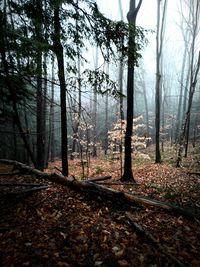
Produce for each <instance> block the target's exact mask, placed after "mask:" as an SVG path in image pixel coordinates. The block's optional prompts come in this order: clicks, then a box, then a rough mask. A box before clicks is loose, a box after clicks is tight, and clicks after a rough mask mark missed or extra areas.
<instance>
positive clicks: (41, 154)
mask: <svg viewBox="0 0 200 267" xmlns="http://www.w3.org/2000/svg"><path fill="white" fill-rule="evenodd" d="M36 8H37V12H38V13H37V17H35V18H34V24H35V32H36V38H37V42H42V0H37V1H36ZM36 64H37V158H36V160H37V169H39V170H43V169H44V162H45V143H44V139H45V136H44V130H45V123H44V122H45V118H44V109H43V92H42V50H41V48H40V47H38V48H37V56H36Z"/></svg>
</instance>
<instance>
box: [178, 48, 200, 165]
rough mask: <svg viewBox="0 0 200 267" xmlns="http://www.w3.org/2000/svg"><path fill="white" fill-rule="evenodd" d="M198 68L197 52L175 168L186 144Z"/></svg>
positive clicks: (199, 59) (179, 161) (199, 62)
mask: <svg viewBox="0 0 200 267" xmlns="http://www.w3.org/2000/svg"><path fill="white" fill-rule="evenodd" d="M199 68H200V52H199V57H198V62H197V66H196V71H195V74H194V76H192V80H191V84H190V93H189V99H188V108H187V112H186V116H185V122H184V125H183V130H182V133H181V137H180V144H179V145H180V148H179V151H178V157H177V162H176V167H180V163H181V160H182V152H183V147H184V145H185V142H186V131H187V127H189V120H190V115H191V107H192V101H193V95H194V92H195V88H196V84H197V76H198V73H199Z"/></svg>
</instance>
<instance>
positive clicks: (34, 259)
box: [0, 159, 200, 267]
mask: <svg viewBox="0 0 200 267" xmlns="http://www.w3.org/2000/svg"><path fill="white" fill-rule="evenodd" d="M197 165H198V164H197ZM55 166H57V167H59V166H60V162H54V163H52V164H51V166H50V169H49V170H48V171H51V170H52V169H53V168H54V167H55ZM70 166H71V167H70V168H71V169H70V172H71V174H73V175H74V176H75V177H78V175H80V173H79V172H80V163H79V161H78V160H74V161H73V163H72V161H70ZM195 171H197V169H195ZM10 172H12V167H11V166H7V165H4V164H0V173H1V175H0V205H1V214H0V262H1V266H3V267H11V266H13V267H15V266H35V267H40V266H41V267H44V266H46V267H54V266H55V267H71V266H74V267H75V266H77V267H79V266H85V267H90V266H106V267H114V266H121V267H128V266H130V267H131V266H133V267H134V266H137V267H138V266H151V267H157V266H161V267H165V266H196V267H199V266H200V222H199V219H197V218H200V217H198V216H199V215H200V176H198V175H195V174H188V169H186V168H181V169H177V168H175V167H173V166H172V165H171V164H167V163H163V164H161V165H156V164H153V163H152V162H146V163H144V162H143V164H142V165H141V164H135V165H134V176H135V179H136V181H137V183H138V185H105V186H107V187H112V188H113V189H115V190H119V191H125V192H131V193H133V194H135V195H138V196H145V197H149V198H151V199H155V200H159V201H162V202H165V203H174V204H176V205H178V206H180V207H183V208H187V209H189V210H190V211H191V212H194V213H195V214H197V217H196V218H193V219H191V218H190V219H188V218H185V217H184V216H180V215H179V214H176V213H175V212H172V211H166V210H163V209H161V208H157V207H151V206H144V207H143V206H139V205H137V204H136V205H130V204H128V203H122V202H121V201H120V200H119V201H118V200H117V199H115V200H114V201H113V200H108V199H104V198H102V197H99V196H98V197H95V196H94V195H92V194H90V193H89V192H85V193H80V192H76V191H74V190H72V189H69V188H68V187H65V186H61V185H57V184H52V183H51V182H47V181H45V180H41V179H37V178H35V177H34V176H33V175H22V174H20V173H18V174H14V175H7V174H6V173H10ZM3 174H4V175H3ZM90 175H91V176H105V175H112V179H111V181H113V180H116V179H118V178H119V175H120V168H119V162H118V161H116V160H110V161H109V160H99V159H96V160H91V168H90ZM106 182H107V181H105V183H106ZM5 183H7V186H5ZM27 183H30V186H27V185H26V184H27ZM3 184H4V185H3ZM10 184H15V185H14V186H13V185H12V186H11V185H10ZM20 184H24V185H23V186H22V185H20ZM34 184H40V185H47V186H48V187H47V188H43V190H41V191H38V192H34V191H33V192H28V193H18V192H19V191H22V190H25V189H27V188H32V187H34ZM34 188H35V187H34ZM11 193H13V194H11ZM127 212H128V213H129V214H131V216H132V218H133V219H134V222H135V223H137V224H138V225H139V226H140V227H142V229H143V230H145V232H148V233H150V234H151V237H152V236H153V238H154V239H155V240H156V242H152V240H151V239H149V238H148V235H147V236H146V235H145V234H144V235H143V234H141V233H140V232H138V231H136V229H135V228H133V226H132V225H131V224H130V221H129V220H128V217H127ZM169 256H170V257H169Z"/></svg>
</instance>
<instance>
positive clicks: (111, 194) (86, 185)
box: [0, 159, 199, 220]
mask: <svg viewBox="0 0 200 267" xmlns="http://www.w3.org/2000/svg"><path fill="white" fill-rule="evenodd" d="M0 163H4V164H9V165H14V166H15V168H16V169H18V170H19V171H20V172H23V173H25V174H27V173H28V174H33V175H35V176H36V177H38V178H41V179H45V180H49V181H51V182H53V183H57V184H61V185H65V186H69V187H70V188H72V189H75V190H79V191H85V192H90V193H93V194H97V195H102V196H104V197H107V198H111V199H116V198H118V199H119V200H123V201H126V202H129V203H131V204H139V205H143V206H152V207H157V208H161V209H164V210H167V211H169V212H172V211H173V212H175V213H177V214H178V215H179V214H180V215H183V216H185V217H187V218H190V219H193V220H194V219H195V220H196V219H197V218H198V217H199V216H198V215H196V214H194V213H192V212H191V211H190V210H186V209H183V208H181V207H178V206H175V205H172V204H167V203H164V202H160V201H157V200H153V199H149V198H146V197H141V196H137V195H133V194H131V193H126V192H120V191H117V190H114V189H111V188H107V187H105V186H103V185H100V184H98V183H96V182H92V181H88V180H85V181H78V180H76V179H75V178H74V177H64V176H62V175H60V174H56V173H44V172H41V171H39V170H37V169H34V168H32V167H29V166H27V165H25V164H23V163H20V162H18V161H13V160H5V159H0ZM198 219H199V218H198Z"/></svg>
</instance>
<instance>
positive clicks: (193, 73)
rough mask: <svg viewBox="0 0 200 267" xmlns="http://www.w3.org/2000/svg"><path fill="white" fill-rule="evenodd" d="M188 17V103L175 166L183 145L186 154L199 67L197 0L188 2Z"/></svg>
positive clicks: (199, 7) (178, 163)
mask: <svg viewBox="0 0 200 267" xmlns="http://www.w3.org/2000/svg"><path fill="white" fill-rule="evenodd" d="M189 5H190V6H189V8H190V9H189V19H190V23H191V26H190V28H189V29H190V33H191V47H190V50H189V59H190V61H189V72H188V74H189V77H188V81H187V82H188V84H189V94H188V103H187V110H186V114H185V117H184V120H183V128H182V131H181V133H180V138H179V140H180V141H179V150H178V157H177V162H176V166H177V167H180V163H181V160H182V153H183V149H184V147H185V156H187V149H188V141H189V130H190V119H191V108H192V102H193V96H194V92H195V89H196V84H197V78H198V73H199V68H200V52H199V54H198V59H197V60H196V62H195V49H196V42H197V34H198V28H199V13H200V3H199V1H193V0H192V1H191V2H190V3H189Z"/></svg>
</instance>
